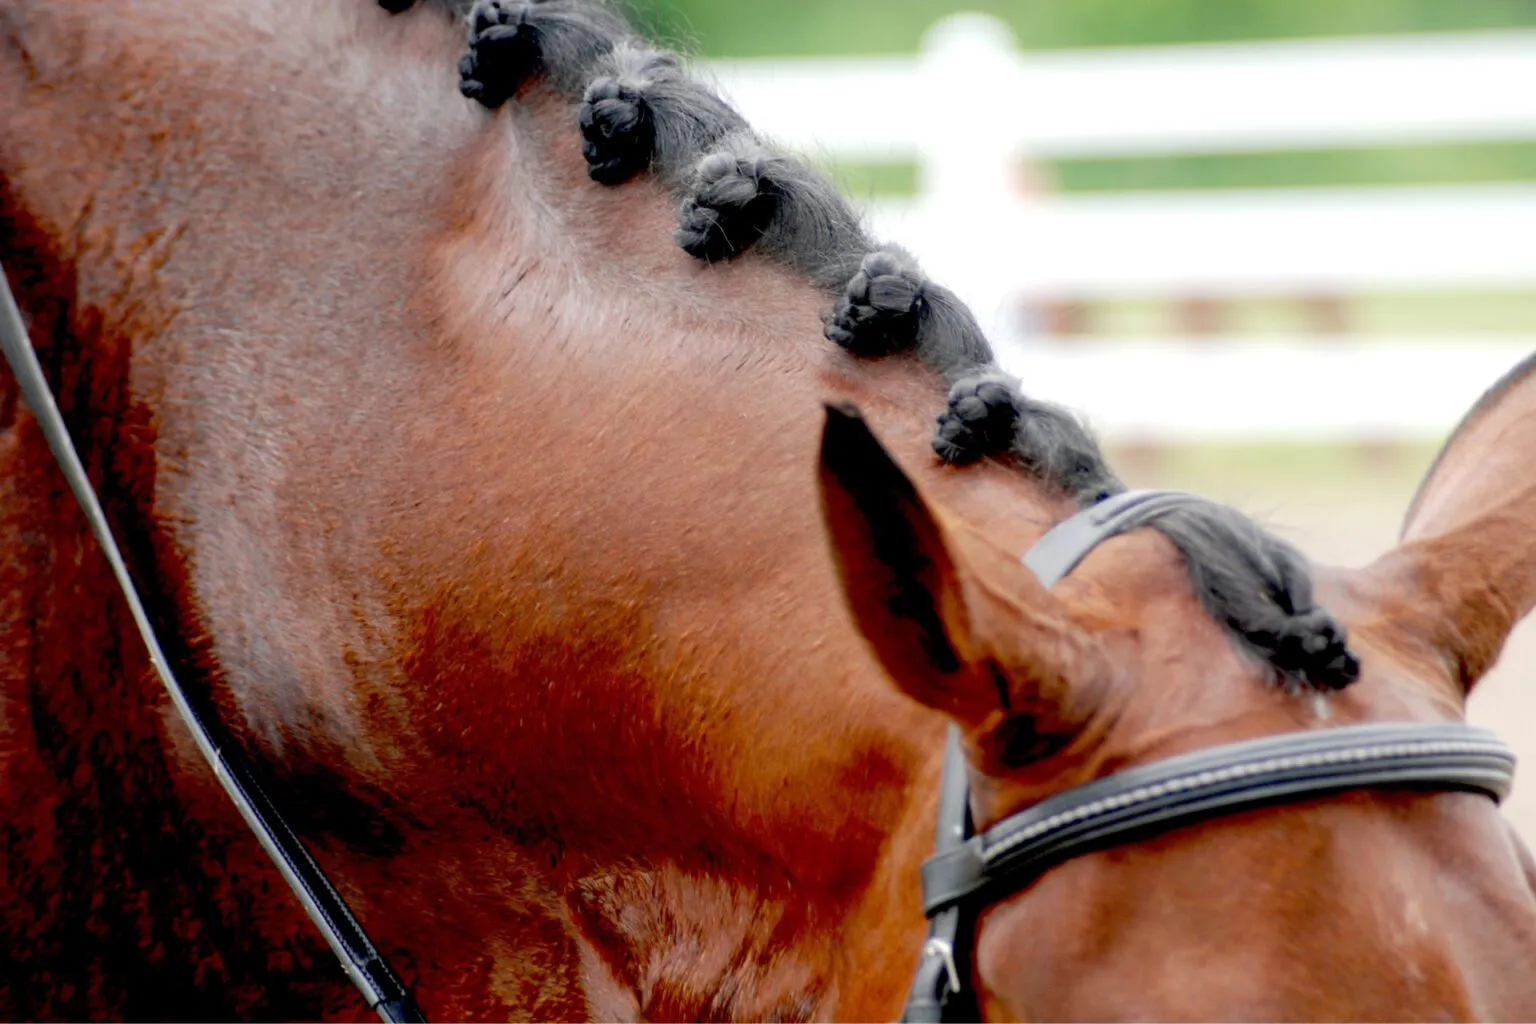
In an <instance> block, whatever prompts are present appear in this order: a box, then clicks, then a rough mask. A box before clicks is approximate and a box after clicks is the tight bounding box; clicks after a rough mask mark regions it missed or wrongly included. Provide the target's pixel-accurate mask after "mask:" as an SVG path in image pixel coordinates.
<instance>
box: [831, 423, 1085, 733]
mask: <svg viewBox="0 0 1536 1024" xmlns="http://www.w3.org/2000/svg"><path fill="white" fill-rule="evenodd" d="M821 496H822V511H823V514H824V515H825V517H826V522H827V528H828V532H829V535H830V540H831V544H832V554H833V560H834V562H835V563H836V565H837V571H838V575H839V576H840V577H841V580H842V584H843V591H844V595H845V596H846V598H847V602H848V607H849V609H850V611H851V612H852V613H853V618H854V620H855V622H856V624H857V625H858V627H859V629H860V631H861V632H862V633H863V634H864V637H865V639H866V641H867V642H868V643H869V645H870V647H871V649H872V650H873V651H874V653H875V656H876V657H877V658H878V659H879V661H880V663H881V664H882V665H883V666H884V667H885V670H886V672H887V673H888V674H889V675H890V677H891V678H892V679H893V680H894V681H895V682H896V685H897V686H899V687H900V688H901V689H902V690H903V691H904V692H906V693H907V695H908V696H911V697H913V698H914V699H916V700H918V701H920V702H921V703H923V704H926V705H928V706H929V707H931V708H934V709H935V710H938V711H942V712H944V713H945V714H947V715H949V716H950V717H951V718H953V719H955V720H956V721H958V722H959V723H960V724H961V725H963V726H967V727H969V728H971V729H979V728H981V727H982V726H983V725H984V724H985V723H987V722H988V721H989V716H992V720H994V721H995V715H994V713H995V712H998V711H999V710H1005V711H1007V712H1008V713H1010V714H1015V713H1023V712H1026V710H1027V711H1028V712H1029V713H1032V714H1036V715H1038V716H1040V717H1042V718H1045V717H1049V718H1050V719H1051V720H1052V721H1053V722H1054V723H1057V724H1063V721H1062V716H1061V713H1060V709H1057V708H1055V707H1054V705H1056V704H1057V703H1063V704H1064V703H1066V702H1065V701H1064V700H1062V699H1061V698H1063V697H1064V696H1065V694H1066V690H1067V689H1068V687H1069V684H1071V683H1072V682H1073V681H1074V680H1077V681H1082V682H1086V679H1085V678H1084V677H1085V676H1086V675H1088V674H1089V673H1088V669H1089V668H1090V667H1092V668H1094V669H1097V667H1098V665H1097V662H1095V661H1093V659H1092V658H1090V657H1088V656H1086V655H1087V653H1088V652H1090V651H1091V652H1092V653H1097V645H1096V643H1095V642H1094V641H1093V640H1092V638H1090V637H1088V636H1087V635H1086V634H1085V633H1083V632H1082V631H1081V630H1080V629H1079V628H1078V627H1077V626H1076V625H1075V624H1074V623H1072V621H1071V620H1070V619H1069V618H1068V616H1067V613H1066V610H1065V609H1064V608H1063V607H1062V606H1061V605H1060V603H1059V602H1058V601H1056V599H1055V598H1053V597H1052V596H1051V595H1050V594H1049V593H1047V592H1046V591H1045V589H1044V588H1043V587H1041V586H1040V584H1039V582H1038V581H1037V580H1035V578H1034V577H1033V575H1031V574H1030V573H1029V571H1028V570H1027V569H1025V568H1023V566H1022V565H1020V564H1019V562H1018V559H1017V558H1014V557H1009V556H1004V557H1001V558H991V559H988V561H989V562H990V561H996V562H998V563H999V564H997V565H995V566H991V565H976V564H972V560H971V558H968V557H967V555H968V553H969V554H970V555H971V556H973V557H976V558H982V557H985V556H987V555H993V556H996V555H998V554H999V553H998V552H996V551H995V550H992V549H990V547H987V548H986V549H985V550H982V549H981V548H979V547H977V546H976V545H975V544H974V543H972V544H966V543H963V538H961V537H958V536H957V535H956V533H955V532H954V531H952V530H950V529H947V528H946V527H945V525H944V524H943V522H942V520H941V517H940V516H939V515H938V514H937V513H936V512H935V511H934V510H932V509H930V508H929V506H928V505H927V503H926V502H924V501H923V498H922V496H921V495H920V494H919V493H918V491H917V488H916V487H915V486H914V485H913V483H912V481H911V480H910V479H908V477H907V475H906V474H905V473H904V472H902V470H901V467H900V466H898V465H897V464H896V462H895V460H894V459H892V458H891V456H890V454H889V453H887V452H886V450H885V448H884V447H883V446H882V445H881V444H880V442H879V441H878V440H877V439H876V438H875V436H874V434H873V433H871V431H870V429H869V427H868V425H866V423H865V422H864V419H863V417H861V416H860V415H859V413H858V411H857V410H856V409H854V408H853V407H852V406H841V407H834V406H828V408H827V422H826V429H825V431H824V432H823V434H822V445H821ZM982 571H988V583H986V584H983V583H982V582H981V579H980V576H979V573H980V572H982Z"/></svg>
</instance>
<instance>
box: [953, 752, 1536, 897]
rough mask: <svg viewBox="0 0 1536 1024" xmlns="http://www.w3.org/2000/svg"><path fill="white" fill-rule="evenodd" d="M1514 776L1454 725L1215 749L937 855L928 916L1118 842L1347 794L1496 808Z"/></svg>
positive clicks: (1143, 771) (1063, 799)
mask: <svg viewBox="0 0 1536 1024" xmlns="http://www.w3.org/2000/svg"><path fill="white" fill-rule="evenodd" d="M1514 769H1515V758H1514V754H1512V753H1511V752H1510V750H1509V748H1508V747H1506V746H1505V745H1504V744H1503V743H1502V742H1500V741H1499V739H1498V738H1497V737H1495V736H1494V735H1493V734H1492V733H1489V732H1485V731H1483V730H1481V729H1474V728H1472V727H1470V726H1466V725H1458V724H1453V723H1442V724H1405V725H1396V724H1387V725H1353V726H1342V727H1340V728H1336V729H1323V730H1319V731H1317V732H1300V733H1286V734H1283V735H1280V736H1266V737H1264V738H1263V739H1257V740H1250V741H1248V742H1245V743H1229V744H1226V745H1224V746H1219V747H1212V748H1210V749H1207V750H1200V751H1196V752H1195V753H1192V754H1185V755H1183V756H1181V757H1174V758H1169V759H1168V760H1166V761H1159V762H1157V763H1155V764H1149V765H1144V766H1142V767H1139V768H1131V769H1128V770H1126V771H1122V772H1117V773H1115V774H1114V775H1110V776H1107V777H1105V778H1102V779H1097V780H1095V781H1093V782H1090V783H1087V784H1086V785H1082V786H1078V787H1077V788H1075V789H1071V790H1068V791H1067V792H1065V793H1061V794H1058V795H1056V796H1054V797H1050V798H1048V799H1046V800H1042V801H1041V802H1040V803H1038V804H1035V805H1034V806H1033V807H1030V808H1029V809H1027V810H1025V811H1021V812H1020V813H1018V814H1015V815H1013V816H1012V817H1010V818H1007V819H1005V820H1003V821H1001V822H999V823H998V824H997V825H995V826H993V827H992V828H990V829H988V830H987V831H986V832H985V833H984V834H982V835H979V836H975V837H973V838H971V839H968V840H966V842H964V843H963V844H961V845H960V846H959V847H957V848H952V849H949V850H946V851H945V852H944V853H941V854H938V855H937V856H935V857H933V858H931V859H930V860H929V861H928V862H927V863H926V864H924V865H923V904H924V909H925V910H926V911H927V913H929V914H937V913H940V912H942V911H945V910H948V909H949V908H951V907H954V906H957V905H959V904H961V903H963V902H965V901H967V900H970V899H972V898H975V897H981V896H985V895H988V894H990V893H993V892H998V891H999V890H1006V889H1007V888H1009V887H1013V888H1017V887H1018V886H1020V885H1022V884H1023V883H1024V882H1027V881H1028V880H1030V879H1032V878H1034V877H1036V876H1038V875H1039V874H1040V873H1041V872H1043V871H1045V870H1047V869H1048V868H1051V867H1054V866H1055V865H1057V864H1060V863H1062V862H1064V861H1067V860H1070V859H1072V858H1073V857H1076V856H1078V855H1079V854H1082V853H1087V852H1088V851H1090V850H1095V849H1100V848H1102V847H1103V846H1104V845H1106V844H1109V843H1121V842H1124V841H1126V840H1127V839H1131V838H1134V837H1136V836H1141V835H1147V834H1150V833H1154V832H1161V831H1164V830H1167V829H1171V828H1177V827H1178V826H1180V825H1187V824H1191V823H1193V822H1197V821H1204V820H1206V819H1208V818H1213V817H1217V816H1219V815H1223V814H1232V813H1235V812H1237V811H1246V810H1252V809H1253V808H1255V807H1264V806H1268V805H1270V804H1275V803H1281V802H1286V801H1295V800H1300V799H1312V798H1314V797H1320V796H1326V795H1328V794H1332V793H1338V792H1342V791H1344V790H1349V789H1363V788H1373V787H1378V786H1412V787H1425V788H1429V789H1433V790H1464V791H1466V792H1472V793H1482V794H1484V795H1486V796H1489V797H1492V798H1493V799H1494V801H1496V802H1497V801H1501V800H1503V799H1504V797H1505V796H1507V795H1508V794H1509V787H1510V784H1511V783H1512V781H1513V779H1514Z"/></svg>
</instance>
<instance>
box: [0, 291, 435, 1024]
mask: <svg viewBox="0 0 1536 1024" xmlns="http://www.w3.org/2000/svg"><path fill="white" fill-rule="evenodd" d="M0 349H3V350H4V353H5V359H6V362H8V363H10V365H11V370H12V371H13V372H14V373H15V374H16V381H17V383H18V384H19V385H20V387H21V394H22V397H23V398H24V399H25V400H26V402H27V405H28V406H30V407H31V409H32V415H33V416H34V417H35V418H36V419H37V422H38V425H39V426H40V427H41V428H42V431H43V435H44V437H46V438H47V440H48V447H49V448H50V449H52V451H53V457H54V458H55V459H56V460H57V461H58V464H59V469H60V471H62V472H63V474H64V478H65V480H67V481H68V482H69V488H70V490H71V491H73V492H74V495H75V499H76V500H77V501H78V502H79V503H80V509H81V511H82V512H83V513H84V514H85V519H86V522H87V523H89V524H90V527H91V532H92V533H93V534H95V535H96V540H97V542H98V543H99V544H100V545H101V548H102V551H103V552H104V553H105V554H106V556H107V562H108V564H110V565H111V567H112V574H113V575H114V576H115V577H116V578H117V583H118V586H119V587H120V588H121V590H122V592H123V598H124V600H126V601H127V602H128V609H129V611H130V612H131V613H132V615H133V621H134V625H136V626H137V627H138V630H139V636H140V637H141V638H143V640H144V646H145V648H146V649H147V650H148V651H149V660H150V664H151V665H153V666H154V669H155V674H156V675H158V676H159V677H160V682H161V683H162V684H163V685H164V686H165V690H166V692H167V693H168V694H169V695H170V698H171V703H172V704H173V705H174V706H175V708H176V712H177V713H178V714H179V715H180V716H181V720H182V721H183V722H185V723H186V726H187V729H188V730H189V731H190V732H191V733H192V738H193V740H195V741H196V743H197V749H198V750H199V751H201V752H202V755H203V757H204V759H205V760H207V762H208V765H209V767H210V768H212V769H213V773H214V776H215V777H216V778H217V779H218V780H219V785H221V786H222V787H223V788H224V792H225V793H226V794H228V796H229V799H230V800H231V801H232V802H233V803H234V805H235V807H236V809H238V810H239V812H240V816H241V817H242V818H244V819H245V823H246V824H247V825H249V826H250V828H251V831H252V832H254V833H256V838H257V840H258V841H260V843H261V845H262V848H263V849H265V850H266V851H267V854H268V855H269V856H270V857H271V858H272V862H273V863H274V864H276V865H277V869H278V871H279V872H281V873H282V876H283V878H284V879H285V880H287V882H288V885H289V887H290V888H291V889H292V890H293V893H294V895H295V896H297V897H298V900H299V903H300V904H302V905H303V907H304V910H305V912H306V913H308V914H309V917H310V920H312V921H314V923H315V927H317V928H318V929H320V934H321V935H323V936H324V937H325V941H326V942H327V943H328V944H329V945H330V947H331V949H332V950H334V951H335V953H336V956H337V957H338V958H339V959H340V960H341V965H342V967H343V969H345V971H346V973H347V976H348V977H349V978H351V979H352V983H353V984H354V985H356V986H357V988H358V990H359V991H360V992H361V993H362V994H363V997H364V998H365V999H367V1001H368V1006H369V1008H370V1009H372V1010H374V1011H375V1012H377V1013H378V1015H379V1016H380V1017H381V1018H382V1019H383V1020H385V1021H391V1022H405V1021H424V1020H425V1019H426V1018H425V1017H423V1016H422V1014H421V1011H420V1010H419V1009H418V1008H417V1007H416V1003H415V1001H414V1000H413V999H412V998H411V995H410V993H409V992H407V991H406V988H405V985H404V984H403V983H402V982H401V981H400V978H399V976H398V975H396V974H395V972H394V971H393V970H392V969H391V968H390V966H389V964H388V963H386V962H385V960H384V957H383V956H382V955H381V954H380V953H379V951H378V949H377V948H375V947H374V945H373V942H372V941H371V940H370V939H369V938H368V935H367V933H366V932H365V931H363V926H362V925H361V924H359V923H358V921H357V918H356V917H355V916H353V914H352V911H351V909H350V908H349V907H348V906H347V904H346V901H345V900H343V899H342V897H341V894H340V893H338V892H337V891H336V889H335V887H334V886H333V885H331V882H330V879H328V878H326V876H325V872H324V871H322V870H321V869H320V865H319V864H317V863H315V860H314V858H313V857H311V856H310V854H309V851H308V850H306V849H305V848H304V844H303V842H301V841H300V839H299V837H298V836H297V835H295V834H294V833H293V830H292V829H290V828H289V827H288V824H287V822H285V821H284V820H283V816H282V815H281V814H280V813H279V812H278V809H277V807H276V806H275V805H274V804H273V803H272V800H271V798H269V797H268V796H267V794H266V793H265V792H264V791H263V790H262V789H261V787H260V786H259V785H258V784H257V783H256V781H255V779H254V778H253V777H252V774H251V772H250V771H249V770H248V769H247V768H246V766H245V765H244V764H242V763H241V762H240V760H239V758H238V756H237V755H236V754H235V752H234V751H226V750H223V749H221V748H220V747H219V745H218V744H217V743H216V742H215V741H214V739H213V737H212V736H211V735H210V734H209V731H208V728H207V726H206V725H205V724H204V722H203V720H202V718H201V716H199V715H198V713H197V710H196V708H194V707H193V705H192V703H191V702H190V701H189V700H188V699H187V695H186V693H185V691H183V690H182V688H181V684H180V683H179V682H177V680H176V677H175V675H174V674H173V673H172V672H171V668H170V664H169V662H168V661H167V660H166V657H165V652H164V651H163V650H161V647H160V642H159V640H158V639H157V638H156V636H155V631H154V628H153V627H152V626H151V624H150V621H149V616H148V615H147V614H146V613H145V610H144V602H143V601H142V600H141V599H140V597H139V592H138V590H137V588H136V587H135V586H134V584H133V579H132V578H131V577H130V576H129V575H128V567H127V565H126V564H125V562H124V561H123V556H122V552H121V551H120V550H119V549H118V546H117V542H116V541H115V540H114V539H113V537H112V531H111V530H110V529H109V528H108V526H107V520H106V516H105V515H104V514H103V512H102V509H101V502H100V501H98V500H97V497H96V492H95V490H94V489H93V488H92V487H91V483H90V479H89V478H88V477H87V476H86V474H85V468H84V467H83V466H82V465H81V463H80V456H79V454H78V453H77V452H76V451H75V446H74V443H73V442H72V441H71V440H70V437H69V431H68V429H67V428H66V427H65V425H64V418H63V417H62V416H60V415H59V410H58V406H57V405H56V404H55V403H54V400H53V393H52V392H51V391H50V390H49V388H48V381H47V378H45V377H44V376H43V368H42V365H41V364H40V363H39V362H38V359H37V353H36V352H35V351H33V349H32V344H31V341H30V339H29V338H28V337H27V330H26V326H25V325H24V323H23V322H22V319H21V311H20V309H19V308H17V305H16V298H15V296H14V295H12V294H11V287H10V283H9V282H8V281H7V280H6V277H5V270H4V268H3V267H0Z"/></svg>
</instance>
